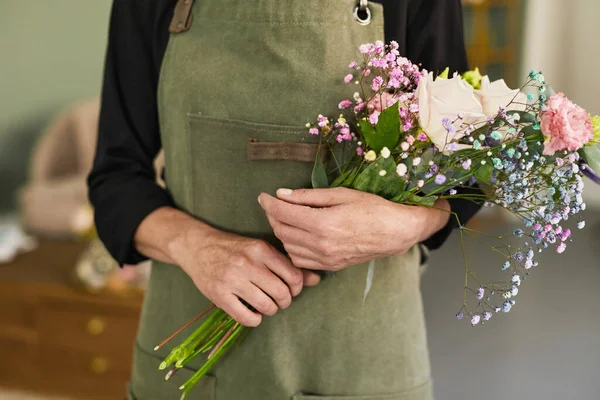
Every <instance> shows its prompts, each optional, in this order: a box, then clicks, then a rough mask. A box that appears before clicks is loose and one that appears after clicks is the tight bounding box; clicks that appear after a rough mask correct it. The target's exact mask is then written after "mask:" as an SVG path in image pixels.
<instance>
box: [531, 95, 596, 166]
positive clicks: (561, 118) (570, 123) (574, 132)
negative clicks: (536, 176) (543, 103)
mask: <svg viewBox="0 0 600 400" xmlns="http://www.w3.org/2000/svg"><path fill="white" fill-rule="evenodd" d="M541 120H542V123H541V128H542V133H543V134H544V136H545V137H546V142H545V144H544V154H546V155H550V156H551V155H554V153H556V152H557V151H560V150H569V151H576V150H579V149H580V148H582V147H583V145H585V144H586V143H587V142H589V141H590V140H592V139H593V138H594V135H593V131H594V127H593V125H592V121H591V120H590V118H589V117H588V114H587V112H586V111H585V110H584V109H583V108H581V107H579V106H578V105H577V104H575V103H573V102H572V101H570V100H569V99H567V98H566V97H565V95H564V94H563V93H557V94H555V95H553V96H552V97H550V99H549V100H548V103H547V109H546V110H545V111H544V112H542V114H541Z"/></svg>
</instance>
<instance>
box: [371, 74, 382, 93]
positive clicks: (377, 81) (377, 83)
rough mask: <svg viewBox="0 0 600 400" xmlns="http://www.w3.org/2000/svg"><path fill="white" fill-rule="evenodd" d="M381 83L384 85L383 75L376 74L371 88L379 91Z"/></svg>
mask: <svg viewBox="0 0 600 400" xmlns="http://www.w3.org/2000/svg"><path fill="white" fill-rule="evenodd" d="M381 85H383V78H382V77H381V76H376V77H375V78H373V84H372V85H371V89H373V90H374V91H375V92H377V91H379V89H381Z"/></svg>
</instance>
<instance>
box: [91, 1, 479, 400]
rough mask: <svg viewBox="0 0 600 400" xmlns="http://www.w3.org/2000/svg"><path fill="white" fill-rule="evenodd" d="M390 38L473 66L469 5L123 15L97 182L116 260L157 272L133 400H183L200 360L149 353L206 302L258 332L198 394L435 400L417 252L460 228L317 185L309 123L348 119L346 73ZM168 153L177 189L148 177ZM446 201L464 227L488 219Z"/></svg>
mask: <svg viewBox="0 0 600 400" xmlns="http://www.w3.org/2000/svg"><path fill="white" fill-rule="evenodd" d="M382 39H385V40H386V41H388V42H389V41H392V40H395V41H397V42H398V44H399V49H400V52H401V54H402V55H403V56H406V57H408V58H409V59H411V60H413V61H414V62H418V63H422V65H423V67H424V68H427V69H428V70H433V71H436V70H437V71H440V72H441V70H443V69H444V68H445V67H446V66H449V67H450V69H451V70H453V71H464V70H466V69H467V59H466V54H465V53H466V52H465V45H464V41H463V28H462V14H461V5H460V1H459V0H385V1H378V2H376V1H365V0H289V1H281V0H254V1H247V0H219V1H212V0H195V1H192V0H179V1H177V2H175V1H174V0H155V1H147V0H115V1H114V5H113V9H112V14H111V22H110V30H109V41H108V49H107V54H106V64H105V75H104V84H103V91H102V106H101V116H100V123H99V138H98V144H97V153H96V158H95V161H94V166H93V170H92V172H91V173H90V175H89V178H88V182H89V189H90V192H89V193H90V194H89V195H90V201H91V203H92V204H93V206H94V209H95V221H96V224H97V229H98V233H99V236H100V238H101V239H102V241H103V242H104V244H105V245H106V247H107V249H108V250H109V251H110V253H111V254H112V255H113V257H114V258H115V259H116V260H117V261H118V262H119V263H121V264H135V263H138V262H140V261H142V260H145V259H148V258H149V259H152V260H153V266H152V274H151V278H150V283H149V287H148V290H147V293H146V296H145V300H144V305H143V310H142V315H141V320H140V327H139V332H138V336H137V340H136V343H135V354H134V363H133V369H132V376H131V380H130V385H129V386H130V389H129V398H130V399H142V400H149V399H152V400H157V399H158V400H161V399H172V398H174V397H175V396H177V394H178V390H177V387H178V386H179V385H180V384H181V383H182V382H184V381H185V380H186V379H187V378H189V377H190V376H191V374H193V372H194V370H197V369H198V368H199V366H201V365H202V363H203V362H204V361H205V359H203V358H202V357H199V358H198V359H196V360H195V361H194V362H192V363H191V364H190V365H188V366H186V367H185V368H183V369H182V370H181V371H180V372H178V373H177V374H175V376H174V377H173V378H172V380H171V381H169V382H167V383H165V382H164V371H158V365H159V364H160V362H161V361H162V359H164V357H165V356H166V355H167V354H168V352H169V351H170V347H169V346H165V347H164V348H161V349H160V350H159V351H157V352H153V348H154V347H155V346H156V345H157V344H158V343H159V342H161V341H162V340H163V339H165V338H166V337H167V336H169V335H170V334H171V333H172V332H174V331H175V330H176V329H177V328H179V327H180V326H182V325H183V324H184V323H185V322H187V321H188V320H190V319H191V318H192V317H193V316H195V315H196V314H198V313H199V312H200V311H201V310H203V309H205V308H206V307H207V306H209V305H210V304H211V303H214V304H215V305H216V306H217V307H220V308H222V309H223V310H224V311H226V312H227V313H228V314H229V315H231V316H232V317H234V318H235V319H236V320H237V321H238V322H239V323H241V324H243V325H246V326H251V327H256V328H255V329H254V330H252V331H251V333H250V334H249V335H248V336H247V338H246V339H245V341H244V342H243V344H242V345H241V346H239V348H236V349H234V350H232V351H231V352H230V353H228V354H227V355H226V357H225V358H223V359H222V360H220V362H219V363H218V364H217V365H216V366H215V367H214V368H213V369H212V371H211V372H210V374H209V375H208V376H207V377H205V378H203V379H202V380H201V381H200V383H199V385H198V386H197V387H196V388H195V389H194V391H193V392H192V393H193V394H194V396H197V397H195V398H199V399H219V400H230V399H237V400H239V399H257V400H271V399H277V400H281V399H292V398H293V399H296V400H308V399H319V398H322V399H334V398H335V399H342V400H343V399H355V400H356V399H365V400H366V399H371V400H383V399H388V400H396V399H398V400H399V399H403V400H424V399H431V398H432V397H433V394H432V388H431V377H430V375H431V374H430V366H429V356H428V349H427V340H426V330H425V323H424V313H423V308H422V302H421V294H420V290H419V278H420V273H419V271H420V264H421V263H422V262H423V261H424V260H423V256H424V254H425V253H424V252H422V251H421V248H422V246H425V247H427V248H429V249H435V248H438V247H440V246H441V245H442V243H443V242H444V241H445V240H446V238H447V237H448V236H449V234H450V232H451V231H452V230H453V228H455V227H456V226H457V222H456V221H455V219H454V218H450V216H449V213H448V212H445V211H440V210H436V209H430V208H424V207H409V206H403V205H398V204H395V203H392V202H389V201H387V200H384V199H383V198H379V197H376V196H373V195H370V194H367V193H361V192H356V191H353V190H350V189H308V188H309V187H310V175H311V170H312V164H313V163H312V162H308V160H307V159H306V156H307V154H308V155H310V158H309V160H314V158H313V157H314V155H315V154H316V153H314V152H313V153H310V152H309V150H310V149H311V148H312V147H310V146H311V145H312V144H311V143H308V142H306V138H307V136H308V135H307V134H306V133H307V129H306V128H305V124H306V123H307V122H309V121H312V120H313V119H315V118H316V114H317V113H323V114H327V113H329V114H331V115H336V114H337V113H339V110H337V104H338V102H339V101H340V100H341V99H343V98H347V97H348V95H349V93H348V90H352V89H353V88H350V89H349V88H348V86H347V85H345V84H344V82H343V77H344V76H345V75H346V74H347V67H348V63H349V62H350V61H352V60H355V59H356V58H357V56H358V55H359V54H357V50H358V48H359V45H361V44H363V43H374V42H375V41H376V40H382ZM249 139H250V140H249ZM295 145H298V146H299V147H294V146H295ZM290 146H291V147H290ZM306 146H309V147H306ZM161 148H162V149H163V150H164V155H165V169H164V171H163V172H164V178H165V182H166V186H167V187H166V189H163V188H161V187H160V186H158V185H157V184H156V180H155V178H156V176H155V172H154V168H153V160H154V157H155V156H156V155H157V153H158V152H159V151H160V150H161ZM297 148H301V149H302V150H301V151H295V150H294V149H297ZM307 152H309V153H310V154H309V153H307ZM467 190H474V191H475V190H477V188H473V189H467ZM437 206H438V207H439V208H445V209H446V210H448V209H452V211H453V212H455V213H457V215H458V216H459V218H460V220H461V221H462V222H463V223H465V222H466V221H468V220H469V218H471V217H472V216H473V215H474V214H475V213H476V212H477V210H478V206H476V205H474V204H471V203H468V202H466V201H463V200H455V201H451V202H447V201H445V200H443V201H438V203H437ZM370 260H376V261H375V274H374V277H373V281H372V289H371V291H370V293H369V295H368V296H367V297H366V299H364V298H363V293H364V288H365V282H366V276H367V268H368V264H369V262H370ZM320 271H337V272H336V274H334V275H333V276H327V277H325V278H321V275H322V274H321V273H320ZM432 273H434V272H432ZM244 302H246V303H247V304H249V305H250V306H252V308H253V310H251V309H250V308H248V307H246V306H245V305H244ZM186 332H189V330H188V331H186ZM182 335H183V334H182Z"/></svg>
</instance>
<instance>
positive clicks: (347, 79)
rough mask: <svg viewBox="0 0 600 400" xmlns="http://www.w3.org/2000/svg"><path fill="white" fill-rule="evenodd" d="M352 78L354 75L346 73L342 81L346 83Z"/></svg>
mask: <svg viewBox="0 0 600 400" xmlns="http://www.w3.org/2000/svg"><path fill="white" fill-rule="evenodd" d="M352 78H354V77H353V76H352V74H348V75H346V76H345V77H344V82H346V83H350V81H352Z"/></svg>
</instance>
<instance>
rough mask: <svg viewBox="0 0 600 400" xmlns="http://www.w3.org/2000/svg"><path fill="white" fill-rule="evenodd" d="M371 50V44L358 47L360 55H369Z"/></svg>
mask: <svg viewBox="0 0 600 400" xmlns="http://www.w3.org/2000/svg"><path fill="white" fill-rule="evenodd" d="M372 49H373V44H371V43H367V44H361V45H360V47H359V50H360V52H361V53H362V54H369V53H370V52H371V50H372Z"/></svg>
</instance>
